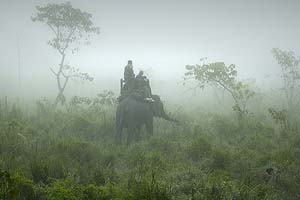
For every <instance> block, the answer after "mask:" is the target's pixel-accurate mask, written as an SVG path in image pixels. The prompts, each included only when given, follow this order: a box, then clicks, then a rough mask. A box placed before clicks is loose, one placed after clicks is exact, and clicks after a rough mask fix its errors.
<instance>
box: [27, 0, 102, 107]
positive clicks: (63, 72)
mask: <svg viewBox="0 0 300 200" xmlns="http://www.w3.org/2000/svg"><path fill="white" fill-rule="evenodd" d="M36 9H37V13H36V15H35V16H34V17H32V21H34V22H41V23H43V24H46V25H47V26H48V27H49V28H50V30H51V32H52V33H53V34H54V37H53V39H52V40H49V41H48V44H49V45H50V46H51V47H53V48H54V49H55V50H56V51H57V52H58V53H59V55H60V56H61V58H60V64H59V66H58V70H54V69H53V68H51V72H52V73H53V75H54V76H55V78H56V81H57V87H58V95H57V98H56V102H55V105H57V104H58V103H62V104H63V103H65V101H66V99H65V96H64V91H65V89H66V86H67V84H68V82H69V80H70V79H80V80H82V81H84V80H88V81H92V80H93V78H92V77H91V76H89V75H88V74H87V73H83V72H80V71H79V68H77V67H74V66H69V65H66V64H65V58H66V55H67V51H71V52H72V53H74V52H77V51H78V50H79V48H78V43H79V42H80V41H82V40H83V41H84V43H85V44H89V42H88V39H89V37H90V35H91V34H94V33H96V34H99V28H98V27H95V26H94V25H93V22H92V21H91V17H92V15H91V14H90V13H87V12H82V11H81V10H80V9H75V8H73V7H72V5H71V4H70V3H69V2H67V3H61V4H48V5H46V6H43V7H41V6H37V7H36ZM76 43H77V45H76ZM72 45H73V46H72Z"/></svg>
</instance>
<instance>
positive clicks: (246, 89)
mask: <svg viewBox="0 0 300 200" xmlns="http://www.w3.org/2000/svg"><path fill="white" fill-rule="evenodd" d="M91 17H92V15H91V14H89V13H87V12H83V11H81V10H80V9H75V8H73V7H72V6H71V4H70V3H61V4H48V5H46V6H43V7H40V6H38V7H37V13H36V15H35V16H33V17H32V20H33V21H34V22H41V23H43V24H45V25H47V26H48V27H49V28H50V30H51V31H52V33H53V34H54V38H53V39H51V40H50V41H49V42H48V44H49V45H50V46H52V47H53V48H54V49H55V50H56V51H57V52H58V53H59V55H60V64H59V65H58V67H57V69H56V70H55V69H53V68H51V71H52V73H53V74H54V76H55V78H56V81H57V86H58V95H57V98H56V100H55V101H54V102H52V101H51V100H49V99H47V98H44V99H40V100H38V101H37V102H35V103H33V104H34V106H32V107H29V108H28V104H26V105H22V102H20V101H16V100H14V99H9V98H8V97H2V96H0V200H62V199H63V200H112V199H113V200H203V199H205V200H206V199H208V200H210V199H212V200H282V199H288V200H298V199H300V193H299V188H300V167H299V166H300V157H299V153H300V134H299V128H298V127H299V122H300V119H299V117H298V113H299V86H300V85H299V84H300V82H299V80H300V78H299V77H300V74H299V73H300V72H299V63H300V59H299V58H296V57H295V55H294V53H293V52H287V51H283V50H280V49H273V50H272V54H273V55H274V57H275V59H276V60H277V62H278V64H279V65H280V67H281V69H282V78H283V91H284V95H283V96H282V97H281V99H278V102H272V103H270V102H268V103H265V104H264V102H263V101H261V100H260V101H261V102H260V103H261V104H262V106H260V108H261V110H264V111H265V113H263V114H262V113H257V112H255V109H254V108H255V107H257V105H255V103H253V102H251V101H252V100H254V99H255V98H257V96H258V95H256V94H258V91H257V90H254V89H253V88H251V87H250V85H249V84H247V83H246V82H245V81H241V80H240V78H239V77H238V72H237V69H236V66H235V65H234V64H231V65H226V64H225V63H223V62H212V63H206V62H205V60H204V59H202V60H201V61H203V62H202V63H201V64H196V65H187V66H186V70H187V71H186V73H185V80H186V81H187V80H192V81H194V82H196V86H195V88H206V87H209V86H213V87H219V88H221V89H222V90H224V91H225V92H226V93H227V94H228V95H229V97H230V98H231V100H232V101H233V102H234V105H233V107H232V108H233V112H232V110H230V111H228V112H225V113H221V112H217V111H216V110H209V109H207V108H204V109H198V108H197V106H198V105H190V107H189V109H193V111H194V113H193V112H191V111H190V110H188V108H186V107H183V108H181V107H180V106H177V107H176V108H174V109H173V110H172V109H171V112H172V115H174V116H175V117H176V119H178V120H179V121H180V126H174V125H173V124H170V123H168V122H166V121H162V120H160V119H155V127H154V135H153V136H151V137H149V135H146V132H145V131H142V132H141V133H140V134H141V135H140V136H139V137H138V140H137V141H136V142H135V143H133V144H130V145H117V144H116V142H115V135H116V127H115V121H116V120H115V114H116V105H117V103H118V102H117V97H116V95H115V94H114V93H113V92H111V91H103V92H102V93H100V94H97V95H96V96H95V97H82V96H74V97H72V98H70V99H68V100H66V98H65V96H64V92H65V89H66V86H67V84H68V83H69V80H71V79H78V78H79V79H81V80H89V81H91V80H92V78H91V77H90V76H89V75H88V74H87V73H82V72H80V71H79V69H77V68H75V67H71V66H69V65H66V64H65V58H66V55H67V53H70V52H72V53H74V52H76V51H78V46H79V43H80V42H82V41H84V42H85V43H88V39H89V36H90V35H91V34H97V33H99V28H98V27H95V26H94V25H93V22H92V21H91ZM261 99H264V94H261ZM282 100H284V101H285V102H286V104H284V106H283V107H282V106H279V105H282V102H280V101H282ZM58 103H62V104H64V106H62V107H55V108H56V109H53V105H57V104H58ZM231 103H232V102H231ZM270 104H272V106H270ZM230 105H232V104H230ZM206 106H207V105H204V106H203V107H206ZM250 110H251V113H250ZM252 110H253V111H252ZM236 116H237V119H238V120H236V118H235V117H236Z"/></svg>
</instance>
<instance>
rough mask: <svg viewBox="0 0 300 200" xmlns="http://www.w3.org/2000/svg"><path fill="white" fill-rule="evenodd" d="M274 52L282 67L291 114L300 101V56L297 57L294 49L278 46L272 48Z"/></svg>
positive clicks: (284, 88)
mask: <svg viewBox="0 0 300 200" xmlns="http://www.w3.org/2000/svg"><path fill="white" fill-rule="evenodd" d="M272 54H273V56H274V58H275V59H276V60H277V62H278V64H279V65H280V67H281V76H282V78H283V91H284V94H285V98H286V103H287V110H288V112H289V113H290V114H291V113H292V112H293V110H295V108H296V107H297V106H299V103H300V95H299V89H300V57H299V58H296V57H295V53H294V52H292V51H283V50H280V49H277V48H273V49H272Z"/></svg>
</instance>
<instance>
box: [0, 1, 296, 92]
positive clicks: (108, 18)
mask: <svg viewBox="0 0 300 200" xmlns="http://www.w3.org/2000/svg"><path fill="white" fill-rule="evenodd" d="M59 2H63V1H34V0H26V1H20V0H19V1H17V0H1V1H0V5H1V6H0V26H1V32H0V44H1V47H0V69H1V74H0V91H1V93H2V94H4V95H6V94H11V95H13V96H19V95H20V94H21V95H25V96H27V95H30V94H34V96H35V97H39V96H47V95H48V94H49V93H51V94H53V93H55V92H56V87H55V85H54V84H53V81H55V80H54V79H53V77H52V75H51V74H50V71H49V67H50V66H54V65H57V64H58V63H59V59H58V57H57V54H56V52H55V51H54V50H53V49H51V48H50V47H49V46H48V45H47V43H46V41H47V40H49V39H50V38H51V34H50V31H49V29H48V28H47V27H46V26H44V25H42V24H36V23H33V22H32V21H31V19H30V17H31V16H33V14H34V12H35V6H36V5H45V4H47V3H59ZM70 2H71V3H72V5H73V6H74V7H78V8H80V9H82V10H84V11H87V12H90V13H91V14H92V15H93V17H92V20H93V22H94V24H95V25H96V26H99V27H100V35H97V36H95V37H93V38H92V39H91V45H88V46H81V47H80V51H79V52H78V53H76V54H74V55H68V57H67V60H66V63H69V64H74V65H76V66H79V67H80V69H81V70H82V71H85V72H88V73H90V74H91V75H92V76H93V77H94V78H95V80H94V81H93V82H91V83H86V84H85V85H83V86H82V85H81V84H76V83H72V84H70V85H69V86H68V87H69V90H68V93H70V94H76V93H77V94H78V88H83V89H84V90H82V91H84V92H83V93H86V94H94V93H96V92H97V91H99V90H103V89H111V90H113V91H115V92H118V90H119V78H121V77H122V75H123V68H124V66H125V64H126V62H127V60H128V59H132V60H133V66H134V68H135V71H136V73H137V72H138V70H139V69H143V70H145V71H146V74H147V75H148V76H149V78H150V80H151V81H152V85H153V89H154V90H157V91H159V92H162V93H163V92H167V91H168V88H169V87H176V86H177V85H180V84H181V83H180V82H181V81H182V76H183V74H184V72H185V68H184V67H185V65H186V64H196V63H199V59H200V58H201V57H207V58H208V59H209V60H210V61H224V62H225V63H227V64H231V63H234V64H236V65H237V66H238V69H239V74H240V76H241V77H242V78H251V79H256V81H257V83H258V84H259V85H262V84H264V86H270V85H272V84H273V81H274V79H276V77H277V75H278V72H279V71H280V69H279V67H278V66H277V63H276V62H275V60H274V59H273V57H272V55H271V53H270V50H271V49H272V48H273V47H278V48H281V49H285V50H293V51H295V53H296V55H297V54H299V53H300V46H299V44H300V38H299V35H300V27H299V18H300V13H299V10H300V2H299V1H297V0H294V1H292V0H288V1H278V0H276V1H271V0H269V1H257V0H256V1H234V0H230V1H216V0H213V1H133V0H130V1H95V0H94V1H93V0H90V1H79V0H74V1H70ZM18 41H19V42H18ZM18 45H19V54H20V66H21V89H20V88H19V87H18V71H17V69H18ZM160 86H162V90H161V89H160ZM82 91H81V92H80V93H82ZM180 94H182V91H180V92H178V91H177V93H174V95H176V96H178V95H180Z"/></svg>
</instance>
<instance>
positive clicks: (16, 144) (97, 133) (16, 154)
mask: <svg viewBox="0 0 300 200" xmlns="http://www.w3.org/2000/svg"><path fill="white" fill-rule="evenodd" d="M0 111H1V113H0V114H1V115H0V199H5V200H6V199H30V200H31V199H47V200H48V199H49V200H61V199H67V200H69V199H91V200H92V199H107V200H109V199H120V200H123V199H128V200H131V199H136V200H141V199H149V200H150V199H178V200H190V199H193V200H197V199H235V200H238V199H241V200H245V199H251V200H253V199H258V200H261V199H272V200H273V199H278V200H279V199H280V200H281V199H289V200H292V199H300V193H299V188H300V167H299V166H300V157H299V153H300V136H299V135H298V134H297V133H295V132H284V133H281V132H280V131H275V130H274V127H275V126H274V125H273V124H272V123H269V122H265V121H263V120H261V119H259V120H258V119H256V118H255V117H254V116H249V117H248V118H247V120H246V123H245V125H244V126H243V127H242V128H241V127H239V126H238V125H237V123H236V120H235V119H234V117H232V116H231V115H218V114H216V113H202V112H201V111H199V114H197V115H195V114H194V115H192V114H190V113H182V112H181V113H173V115H175V116H176V117H177V118H178V119H179V120H180V121H181V122H182V125H181V126H174V125H172V124H169V123H168V122H164V121H162V120H156V121H155V130H154V136H153V137H151V138H150V139H146V136H145V133H142V139H141V141H139V142H137V143H134V144H131V145H129V146H128V145H116V144H115V143H114V135H115V128H114V124H115V122H114V115H115V109H114V107H112V106H105V105H103V104H99V105H94V106H91V105H90V106H87V105H82V104H69V105H67V106H66V107H64V108H62V109H57V110H53V109H52V108H51V107H50V106H49V104H48V103H47V102H39V103H38V104H37V105H36V107H35V108H34V109H33V110H31V112H27V111H24V109H22V108H20V107H18V106H13V105H9V106H8V107H6V108H4V107H3V106H2V107H1V110H0Z"/></svg>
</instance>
